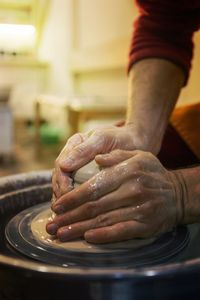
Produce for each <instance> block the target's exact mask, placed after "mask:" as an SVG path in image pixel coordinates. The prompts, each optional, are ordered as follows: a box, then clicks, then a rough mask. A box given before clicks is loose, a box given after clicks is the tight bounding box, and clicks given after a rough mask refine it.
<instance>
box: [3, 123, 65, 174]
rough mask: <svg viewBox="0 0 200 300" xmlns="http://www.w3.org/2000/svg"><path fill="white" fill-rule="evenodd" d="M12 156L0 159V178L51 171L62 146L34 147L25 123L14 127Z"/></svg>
mask: <svg viewBox="0 0 200 300" xmlns="http://www.w3.org/2000/svg"><path fill="white" fill-rule="evenodd" d="M14 136H15V138H14V139H15V143H14V147H13V154H12V156H1V157H0V176H7V175H12V174H17V173H23V172H28V171H35V170H44V169H52V168H53V166H54V160H55V159H56V157H57V155H58V154H59V152H60V150H61V149H62V147H63V144H56V145H55V144H51V145H47V144H44V143H43V144H40V147H39V149H38V147H36V143H35V136H34V131H33V130H31V129H30V126H28V125H27V124H26V123H24V122H22V123H18V124H16V125H15V133H14Z"/></svg>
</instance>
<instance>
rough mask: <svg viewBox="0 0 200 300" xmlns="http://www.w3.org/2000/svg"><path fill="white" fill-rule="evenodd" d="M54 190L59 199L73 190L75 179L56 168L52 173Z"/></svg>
mask: <svg viewBox="0 0 200 300" xmlns="http://www.w3.org/2000/svg"><path fill="white" fill-rule="evenodd" d="M52 188H53V193H54V195H55V197H56V198H59V197H61V196H62V195H64V194H65V193H67V192H69V191H71V190H72V189H73V179H72V178H71V176H70V175H69V174H66V173H64V172H62V171H61V170H60V168H58V167H56V168H55V169H54V170H53V173H52Z"/></svg>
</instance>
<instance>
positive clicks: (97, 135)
mask: <svg viewBox="0 0 200 300" xmlns="http://www.w3.org/2000/svg"><path fill="white" fill-rule="evenodd" d="M104 151H105V137H104V134H103V133H102V132H94V133H92V134H91V135H90V134H89V133H88V136H87V138H85V140H84V141H83V142H82V143H80V144H78V145H77V146H75V147H74V148H73V149H72V150H71V151H70V152H69V153H68V155H67V157H66V158H65V159H64V160H59V166H60V168H61V169H62V170H63V171H64V172H74V171H76V170H78V169H79V168H81V167H82V166H84V165H86V164H87V163H88V162H90V161H91V160H93V159H94V158H95V156H96V155H97V154H99V153H104Z"/></svg>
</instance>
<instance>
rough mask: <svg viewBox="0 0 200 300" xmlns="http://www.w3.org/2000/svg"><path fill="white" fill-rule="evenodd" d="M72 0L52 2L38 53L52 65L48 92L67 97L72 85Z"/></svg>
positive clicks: (54, 0) (52, 0)
mask: <svg viewBox="0 0 200 300" xmlns="http://www.w3.org/2000/svg"><path fill="white" fill-rule="evenodd" d="M70 5H71V0H51V5H50V8H49V12H48V16H47V20H46V23H45V27H44V30H43V35H42V42H41V45H40V48H39V51H38V55H39V58H40V59H44V60H47V61H48V62H49V64H50V66H51V67H50V70H49V84H48V91H49V93H53V94H58V95H59V94H60V95H67V94H69V93H70V92H71V89H72V85H71V80H70V72H69V61H70V55H69V53H70V49H71V13H70V12H71V9H70Z"/></svg>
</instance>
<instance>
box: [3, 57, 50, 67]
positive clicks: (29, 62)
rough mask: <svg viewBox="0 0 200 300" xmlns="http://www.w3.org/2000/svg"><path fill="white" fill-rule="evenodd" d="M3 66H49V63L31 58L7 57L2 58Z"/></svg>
mask: <svg viewBox="0 0 200 300" xmlns="http://www.w3.org/2000/svg"><path fill="white" fill-rule="evenodd" d="M0 66H1V67H30V68H48V67H49V64H48V63H47V62H44V61H40V60H37V59H33V58H32V59H31V58H23V57H21V58H13V59H12V58H10V59H9V58H5V59H0Z"/></svg>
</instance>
